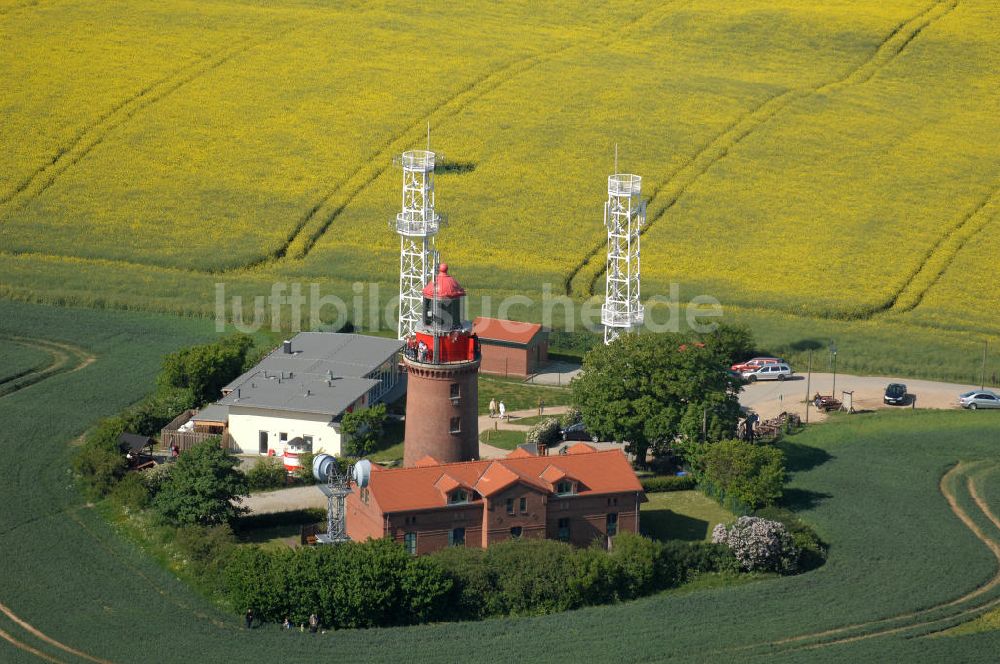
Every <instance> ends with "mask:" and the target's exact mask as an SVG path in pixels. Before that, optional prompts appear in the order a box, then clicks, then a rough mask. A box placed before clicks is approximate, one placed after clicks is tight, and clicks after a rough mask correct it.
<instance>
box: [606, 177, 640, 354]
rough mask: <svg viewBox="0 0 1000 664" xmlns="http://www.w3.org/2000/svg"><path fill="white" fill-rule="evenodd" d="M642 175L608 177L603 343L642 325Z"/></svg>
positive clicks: (607, 342)
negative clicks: (640, 264)
mask: <svg viewBox="0 0 1000 664" xmlns="http://www.w3.org/2000/svg"><path fill="white" fill-rule="evenodd" d="M641 191H642V178H641V177H639V176H638V175H630V174H615V175H611V176H609V177H608V200H607V202H606V203H605V204H604V226H605V227H606V228H607V230H608V269H607V288H606V290H605V298H604V305H603V306H602V307H601V323H603V325H604V343H605V344H609V343H611V342H612V341H614V340H615V339H617V338H618V337H619V336H620V335H622V334H628V333H629V332H632V331H634V330H635V329H637V328H638V327H640V326H641V325H642V319H643V309H642V305H641V304H640V303H639V237H640V235H641V232H642V227H643V224H645V223H646V202H645V201H644V200H642V198H641V197H640V193H641Z"/></svg>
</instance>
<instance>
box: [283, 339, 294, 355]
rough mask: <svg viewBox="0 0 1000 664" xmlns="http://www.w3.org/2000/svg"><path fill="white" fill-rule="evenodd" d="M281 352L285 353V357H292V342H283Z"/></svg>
mask: <svg viewBox="0 0 1000 664" xmlns="http://www.w3.org/2000/svg"><path fill="white" fill-rule="evenodd" d="M281 352H283V353H284V354H285V355H291V354H292V342H291V340H289V339H285V340H284V341H283V342H282V344H281Z"/></svg>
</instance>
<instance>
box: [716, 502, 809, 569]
mask: <svg viewBox="0 0 1000 664" xmlns="http://www.w3.org/2000/svg"><path fill="white" fill-rule="evenodd" d="M712 542H714V543H715V544H725V545H726V546H728V547H729V548H730V549H732V551H733V555H735V556H736V560H737V561H738V562H739V563H740V567H741V568H743V570H745V571H747V572H780V573H782V574H788V573H791V572H794V571H795V569H796V560H797V559H798V555H799V551H798V549H796V548H795V544H794V543H793V542H792V536H791V535H790V534H789V532H788V531H787V530H786V529H785V526H784V525H783V524H782V523H780V522H778V521H769V520H767V519H761V518H760V517H756V516H741V517H740V518H739V519H737V520H736V523H734V524H733V525H732V526H730V527H729V528H726V527H725V526H724V525H723V524H721V523H720V524H719V525H717V526H716V527H715V528H714V529H713V530H712Z"/></svg>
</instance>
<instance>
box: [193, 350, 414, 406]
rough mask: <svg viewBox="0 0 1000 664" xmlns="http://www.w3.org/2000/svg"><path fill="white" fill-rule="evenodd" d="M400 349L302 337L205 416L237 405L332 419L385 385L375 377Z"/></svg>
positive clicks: (231, 388) (229, 389) (229, 390)
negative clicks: (314, 414)
mask: <svg viewBox="0 0 1000 664" xmlns="http://www.w3.org/2000/svg"><path fill="white" fill-rule="evenodd" d="M402 347H403V342H402V341H400V340H398V339H386V338H382V337H368V336H363V335H360V334H340V333H336V332H300V333H299V334H297V335H295V337H294V338H292V339H291V340H290V341H286V342H284V343H283V344H282V345H281V346H279V347H278V348H276V349H274V350H273V351H271V352H270V353H269V354H268V355H267V356H266V357H265V358H264V359H263V360H261V361H260V362H259V363H258V364H257V366H255V367H254V368H253V369H251V370H250V371H247V372H246V373H244V374H243V375H242V376H240V377H239V378H237V379H236V380H234V381H233V382H231V383H229V385H227V386H226V387H225V388H223V394H224V396H223V398H222V399H220V400H219V401H217V402H216V404H214V405H213V406H210V407H209V408H207V409H206V411H208V410H210V409H214V408H225V409H229V408H231V407H234V406H240V407H249V408H262V409H268V410H279V411H290V412H298V413H319V414H325V415H330V416H331V417H336V416H338V415H340V414H341V413H342V412H344V410H346V409H347V408H348V407H349V406H350V405H351V404H353V403H354V402H355V401H357V400H358V399H359V398H361V396H362V395H364V394H366V393H367V392H369V390H372V388H375V387H376V386H378V385H379V384H380V383H382V382H383V381H384V380H385V376H382V375H373V374H377V373H378V372H379V370H380V369H383V368H384V366H385V364H386V363H387V362H392V361H394V358H395V356H396V354H397V353H398V352H399V351H400V350H401V349H402ZM391 373H392V374H393V375H395V373H396V367H395V366H393V367H392V368H391ZM390 383H391V384H389V385H387V389H388V388H391V387H392V385H394V384H395V380H391V381H390ZM381 394H382V392H379V393H378V394H377V395H376V396H380V395H381ZM213 414H214V413H213Z"/></svg>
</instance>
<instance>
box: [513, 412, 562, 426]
mask: <svg viewBox="0 0 1000 664" xmlns="http://www.w3.org/2000/svg"><path fill="white" fill-rule="evenodd" d="M553 418H554V419H557V420H558V419H559V415H556V414H554V413H545V414H544V415H531V416H530V417H512V418H511V419H510V421H511V424H523V425H525V426H529V427H530V426H531V425H533V424H538V423H539V422H541V421H542V420H549V419H553Z"/></svg>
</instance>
